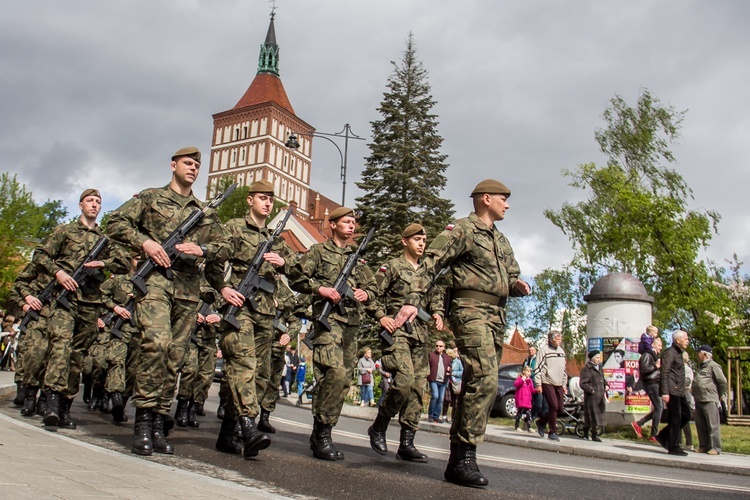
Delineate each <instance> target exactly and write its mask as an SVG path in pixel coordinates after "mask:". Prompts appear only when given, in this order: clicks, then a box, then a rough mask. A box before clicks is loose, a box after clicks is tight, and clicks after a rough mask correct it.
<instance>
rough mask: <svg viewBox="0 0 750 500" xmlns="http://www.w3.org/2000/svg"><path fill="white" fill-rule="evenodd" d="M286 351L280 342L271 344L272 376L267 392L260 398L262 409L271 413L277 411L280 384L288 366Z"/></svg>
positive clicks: (267, 385)
mask: <svg viewBox="0 0 750 500" xmlns="http://www.w3.org/2000/svg"><path fill="white" fill-rule="evenodd" d="M284 351H286V346H283V345H281V344H279V342H278V341H274V342H273V344H271V361H270V364H269V366H270V372H271V376H270V379H269V381H268V384H266V390H265V391H264V392H263V395H262V396H261V397H260V406H261V408H263V409H264V410H266V411H268V412H271V413H273V411H274V410H275V409H276V400H278V399H279V384H280V383H281V376H282V373H283V371H284V365H285V364H286V361H285V360H284Z"/></svg>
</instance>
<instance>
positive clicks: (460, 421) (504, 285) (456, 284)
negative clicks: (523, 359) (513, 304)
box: [405, 213, 520, 446]
mask: <svg viewBox="0 0 750 500" xmlns="http://www.w3.org/2000/svg"><path fill="white" fill-rule="evenodd" d="M445 266H450V269H451V272H452V275H453V285H452V286H453V300H452V303H451V308H450V313H449V320H450V324H451V328H452V329H453V332H454V334H455V337H456V346H457V347H458V348H459V350H460V352H461V361H462V363H463V365H464V375H463V380H462V387H461V400H460V403H459V406H458V409H457V412H456V416H455V417H454V419H453V423H452V425H451V430H450V434H451V442H452V443H455V444H458V443H466V444H469V445H472V446H476V445H477V444H479V443H481V442H482V440H483V438H484V433H485V430H486V428H487V418H488V416H489V413H490V409H491V408H492V404H493V402H494V400H495V396H496V394H497V366H498V363H499V359H500V356H501V355H502V344H503V328H504V326H505V311H504V309H503V307H504V305H505V301H506V299H507V297H508V293H509V291H510V289H511V288H512V287H514V286H515V284H516V281H517V280H518V277H519V274H520V268H519V267H518V263H517V262H516V259H515V257H514V256H513V249H512V248H511V246H510V243H509V242H508V240H507V238H506V237H505V236H504V235H503V234H502V233H501V232H500V231H498V230H497V229H496V228H495V226H494V224H493V225H492V226H490V227H488V226H487V225H486V224H485V223H484V222H482V221H481V220H480V219H479V217H477V215H476V214H474V213H472V214H471V215H469V217H467V218H464V219H459V220H458V221H456V223H455V225H454V224H451V225H449V226H448V227H447V228H446V230H445V231H443V232H442V233H441V234H440V235H439V236H438V237H437V238H435V240H434V241H433V242H432V244H431V245H430V247H429V248H428V249H427V251H426V252H425V256H424V259H423V262H422V265H421V266H420V267H419V270H418V272H417V274H416V276H415V278H414V281H413V282H412V289H411V293H409V295H407V297H406V300H405V303H406V304H410V305H414V306H417V307H418V306H421V305H423V303H424V302H425V299H424V290H425V289H426V288H427V286H428V285H429V283H430V282H431V280H432V279H433V277H434V276H435V275H436V274H437V273H438V272H439V270H440V269H442V268H443V267H445Z"/></svg>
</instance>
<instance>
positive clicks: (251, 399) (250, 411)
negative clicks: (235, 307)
mask: <svg viewBox="0 0 750 500" xmlns="http://www.w3.org/2000/svg"><path fill="white" fill-rule="evenodd" d="M237 321H239V323H240V329H239V331H232V330H228V331H224V332H222V334H221V340H220V342H219V347H221V353H222V357H223V358H224V378H223V380H222V383H224V382H225V383H226V387H227V390H228V398H227V402H226V406H225V407H224V409H225V411H226V414H227V416H228V417H229V418H233V419H236V418H238V417H241V416H248V417H251V418H255V417H256V416H257V415H258V413H259V404H258V394H263V393H264V392H265V389H266V387H267V386H268V379H269V374H270V373H269V372H270V368H269V367H268V366H266V367H265V372H264V367H263V365H264V364H266V365H267V364H268V363H270V357H271V356H270V351H271V349H270V348H271V341H272V339H273V330H274V327H273V316H263V315H260V314H255V313H251V312H249V311H248V309H247V308H246V307H243V308H241V309H240V311H239V312H238V313H237ZM264 373H265V377H266V379H265V381H262V380H260V377H261V375H262V374H264Z"/></svg>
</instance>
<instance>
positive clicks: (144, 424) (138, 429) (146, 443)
mask: <svg viewBox="0 0 750 500" xmlns="http://www.w3.org/2000/svg"><path fill="white" fill-rule="evenodd" d="M152 419H153V415H152V414H151V409H150V408H136V409H135V428H134V429H133V443H132V445H131V448H130V450H131V451H132V452H133V453H135V454H137V455H151V454H153V453H154V443H153V441H152V440H151V431H152V426H151V423H152Z"/></svg>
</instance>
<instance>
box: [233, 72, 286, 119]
mask: <svg viewBox="0 0 750 500" xmlns="http://www.w3.org/2000/svg"><path fill="white" fill-rule="evenodd" d="M269 102H275V103H276V104H278V105H279V106H281V107H282V108H284V109H286V110H287V111H289V112H290V113H292V114H294V108H292V104H291V103H290V102H289V98H288V97H287V96H286V91H285V90H284V85H283V84H282V83H281V78H279V77H278V76H276V75H273V74H271V73H258V74H257V75H255V78H254V79H253V82H252V83H251V84H250V86H249V87H248V88H247V91H245V94H244V95H243V96H242V98H241V99H240V100H239V101H238V102H237V104H236V105H235V106H234V108H232V109H235V110H237V109H242V108H247V107H250V106H256V105H258V104H263V103H269Z"/></svg>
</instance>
